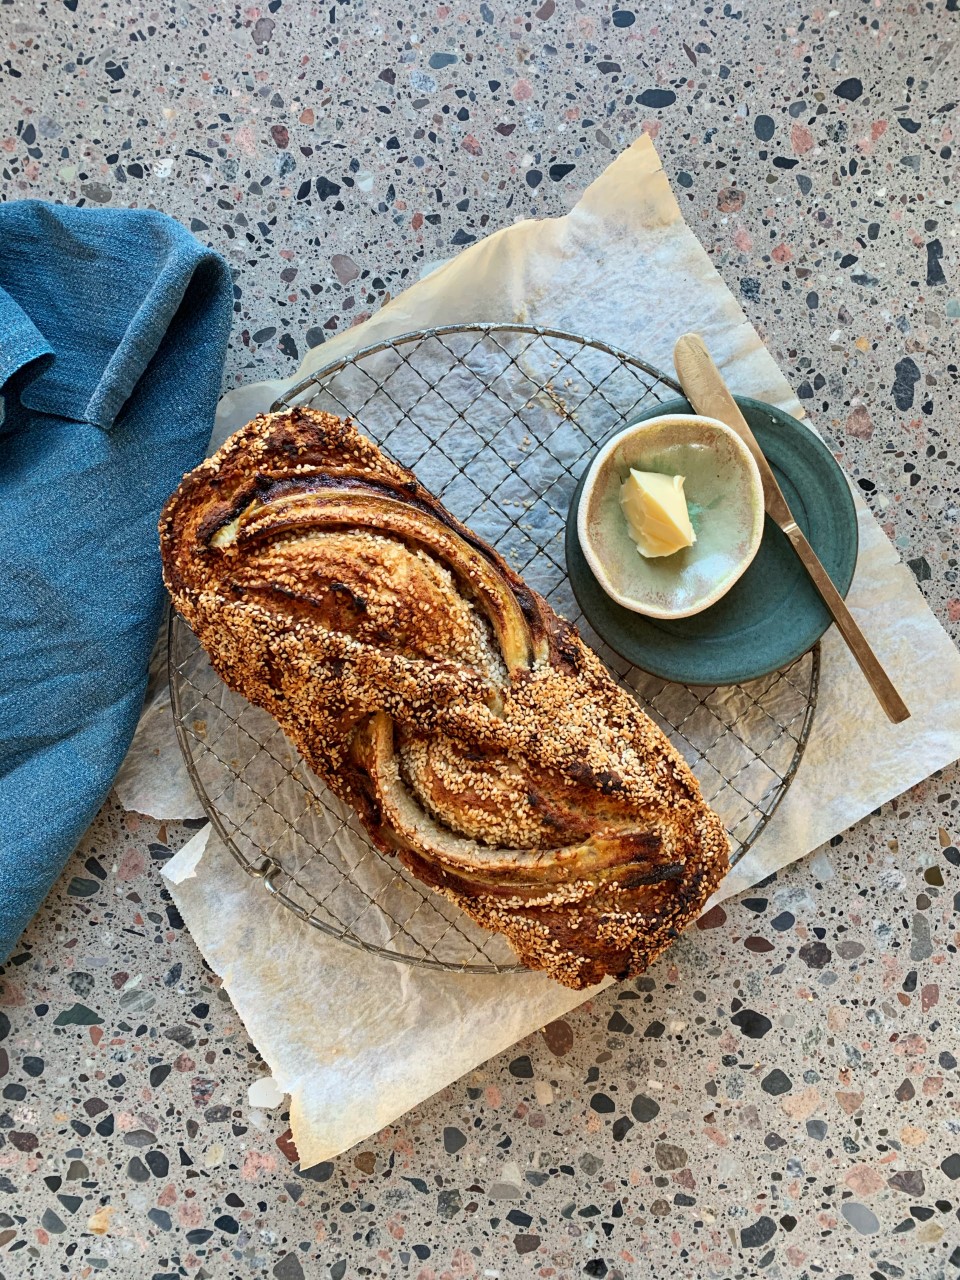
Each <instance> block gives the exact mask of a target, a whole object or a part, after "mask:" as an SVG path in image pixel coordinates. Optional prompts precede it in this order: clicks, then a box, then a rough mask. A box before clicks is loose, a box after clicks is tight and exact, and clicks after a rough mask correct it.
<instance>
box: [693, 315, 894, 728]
mask: <svg viewBox="0 0 960 1280" xmlns="http://www.w3.org/2000/svg"><path fill="white" fill-rule="evenodd" d="M673 360H674V364H675V365H676V369H677V377H678V378H679V379H680V385H681V386H682V387H683V391H684V395H685V396H686V397H687V399H688V400H689V401H690V403H691V404H692V405H693V407H694V409H696V411H697V413H701V414H704V415H705V416H706V417H711V418H717V419H718V420H719V421H720V422H723V423H725V424H726V425H727V426H728V427H730V428H732V430H734V431H735V432H736V433H737V435H738V436H739V437H740V438H741V440H742V441H743V442H744V444H745V445H746V446H747V448H748V449H749V450H750V452H751V454H752V455H753V457H754V460H755V461H756V463H757V466H758V468H759V470H760V479H761V481H762V482H763V505H764V507H765V509H766V511H767V513H768V515H769V516H770V518H771V519H772V520H773V521H774V523H775V524H777V525H779V526H780V528H781V529H782V530H783V532H784V533H785V534H786V535H787V537H788V538H789V539H790V542H791V545H792V546H793V549H794V550H795V551H796V553H797V555H798V556H799V557H800V559H801V560H802V561H803V564H804V567H805V568H806V570H807V573H809V575H810V579H811V581H812V582H813V585H814V586H815V587H816V588H817V591H819V593H820V598H821V599H822V600H823V603H824V604H825V605H826V606H827V608H828V609H829V611H830V614H831V616H832V618H833V620H834V622H835V623H836V624H837V627H838V628H839V630H840V634H841V635H842V636H843V638H844V640H845V641H846V644H847V648H848V649H849V650H850V652H851V653H852V654H853V656H854V658H855V659H856V662H857V665H858V666H859V668H860V670H861V671H862V672H863V674H864V675H865V676H866V678H867V681H868V682H869V684H870V687H871V689H872V690H873V692H874V693H875V694H876V697H877V701H878V702H879V703H880V705H881V707H883V710H884V711H885V713H886V715H887V718H888V719H889V720H890V721H892V722H893V724H900V723H901V722H902V721H903V720H906V719H907V718H908V717H909V715H910V712H909V710H908V709H907V704H906V703H905V702H904V700H903V699H902V698H901V697H900V695H899V693H897V691H896V689H895V688H894V685H893V682H892V680H891V679H890V677H889V676H888V675H887V673H886V672H885V671H884V669H883V667H882V666H881V665H880V660H879V659H878V658H877V655H876V654H875V653H874V652H873V650H872V649H871V648H870V642H869V640H868V639H867V637H866V636H865V635H864V634H863V632H862V631H861V630H860V627H859V626H858V624H857V622H856V619H855V618H854V616H853V614H852V613H851V612H850V610H849V609H848V608H847V606H846V602H845V601H844V599H843V596H842V595H841V594H840V592H839V591H838V590H837V588H836V587H835V586H834V585H833V582H832V581H831V579H830V575H829V574H828V573H827V571H826V569H824V567H823V565H822V564H821V563H820V560H819V558H818V556H817V553H816V552H815V551H814V549H813V547H811V545H810V543H809V542H808V541H807V539H806V536H805V534H804V533H803V530H802V529H801V528H800V526H799V525H798V524H797V522H796V520H795V519H794V518H793V513H792V512H791V510H790V508H789V506H788V505H787V500H786V498H785V497H784V496H783V492H782V491H781V489H780V486H779V484H777V480H776V477H775V476H774V474H773V471H772V469H771V467H770V464H769V462H767V460H766V458H765V457H764V456H763V451H762V450H761V448H760V446H759V444H758V443H757V439H756V436H754V434H753V432H752V431H751V430H750V426H749V424H748V423H747V420H746V419H745V418H744V416H743V414H742V413H741V412H740V407H739V405H738V404H737V402H736V401H735V400H734V398H733V396H732V395H731V394H730V388H729V387H728V386H727V384H726V382H725V381H724V379H723V374H722V373H721V372H720V370H719V369H718V368H717V366H716V365H715V364H714V362H713V359H712V358H711V356H710V352H709V351H708V350H707V347H706V343H705V342H704V341H703V339H702V338H701V337H700V335H699V334H698V333H687V334H684V336H683V337H682V338H678V339H677V344H676V347H675V348H674V352H673Z"/></svg>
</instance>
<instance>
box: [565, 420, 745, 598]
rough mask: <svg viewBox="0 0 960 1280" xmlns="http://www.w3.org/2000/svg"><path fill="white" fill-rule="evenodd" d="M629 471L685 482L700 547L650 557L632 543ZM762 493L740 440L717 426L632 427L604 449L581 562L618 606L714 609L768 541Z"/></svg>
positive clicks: (584, 507) (592, 486) (591, 475)
mask: <svg viewBox="0 0 960 1280" xmlns="http://www.w3.org/2000/svg"><path fill="white" fill-rule="evenodd" d="M631 468H636V469H637V470H640V471H656V472H660V473H662V474H664V475H670V476H673V475H682V476H683V477H684V495H685V497H686V500H687V509H688V511H689V513H690V520H691V523H692V525H693V529H694V533H695V534H696V537H697V540H696V542H695V543H694V544H693V546H691V547H685V548H683V549H682V550H680V551H677V552H675V553H674V554H673V555H669V556H660V557H656V558H654V559H647V558H645V557H644V556H642V555H640V553H639V552H638V550H637V546H636V543H635V542H634V541H633V539H632V538H631V536H630V533H629V529H628V526H627V521H626V517H625V516H624V514H623V511H622V509H621V506H620V489H621V486H622V484H623V482H624V481H625V480H626V479H627V477H628V476H629V473H630V469H631ZM763 520H764V515H763V486H762V483H761V480H760V472H759V470H758V468H757V464H756V462H755V461H754V459H753V457H752V456H751V454H750V451H749V449H748V448H747V446H746V445H745V444H744V443H743V441H742V440H741V439H740V437H739V436H738V435H737V434H736V433H735V432H734V431H732V430H731V429H730V428H729V427H727V426H725V425H724V424H723V423H722V422H719V421H717V420H716V419H714V418H704V417H699V416H696V415H692V414H672V415H668V416H664V417H659V418H652V419H650V420H648V421H646V422H641V423H638V424H636V425H635V426H631V427H626V428H625V429H624V430H622V431H619V432H617V433H616V434H615V435H614V436H612V437H611V438H610V439H609V440H607V441H606V442H605V443H604V444H603V445H602V446H601V447H600V449H599V451H598V453H597V455H596V457H595V458H594V460H593V462H592V463H591V465H590V468H589V470H588V472H587V476H586V481H585V483H584V486H583V491H582V493H581V497H580V506H579V509H578V511H577V534H578V537H579V541H580V546H581V549H582V550H583V554H584V557H585V558H586V561H587V563H588V564H589V566H590V568H591V570H592V572H593V574H594V575H595V577H596V578H597V581H598V582H599V583H600V585H601V586H602V587H603V589H604V591H605V592H606V593H607V594H608V595H609V596H610V597H611V598H612V599H614V600H616V601H617V603H618V604H621V605H623V606H624V607H625V608H627V609H631V610H633V611H634V612H635V613H642V614H645V615H647V616H648V617H653V618H684V617H689V616H691V615H692V614H695V613H699V612H700V611H701V610H703V609H707V608H709V606H710V605H712V604H714V603H715V602H716V601H717V600H719V599H720V598H721V597H722V596H724V595H725V594H726V593H727V592H728V591H729V590H730V588H731V587H732V586H733V585H734V583H735V582H736V581H737V579H738V578H739V577H740V576H741V575H742V574H743V573H744V572H745V571H746V569H747V568H748V566H749V565H750V562H751V561H752V560H753V557H754V556H755V555H756V553H757V549H758V547H759V546H760V540H761V538H762V537H763Z"/></svg>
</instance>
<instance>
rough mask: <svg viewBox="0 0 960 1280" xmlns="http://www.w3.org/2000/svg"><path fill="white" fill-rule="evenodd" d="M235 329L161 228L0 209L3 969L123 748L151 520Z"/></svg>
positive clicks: (225, 282) (131, 720)
mask: <svg viewBox="0 0 960 1280" xmlns="http://www.w3.org/2000/svg"><path fill="white" fill-rule="evenodd" d="M232 314H233V286H232V282H231V278H230V273H229V270H228V268H227V265H226V263H225V262H224V261H223V259H222V258H221V257H220V256H219V255H218V254H216V253H214V252H212V251H211V250H210V249H207V248H205V247H204V246H203V245H201V244H200V243H199V242H198V241H197V240H195V239H194V237H193V236H192V235H190V234H189V232H187V231H186V230H185V229H184V228H183V227H181V226H180V225H179V223H177V222H174V221H173V219H171V218H168V217H166V216H165V215H163V214H160V213H154V212H151V211H149V210H134V209H116V210H113V209H74V208H67V207H63V206H60V205H53V204H46V203H44V202H42V201H36V200H25V201H14V202H10V203H7V204H0V960H3V959H4V958H6V956H7V955H8V954H9V952H10V949H11V947H12V946H13V945H14V943H15V942H16V940H17V938H18V937H19V935H20V933H21V931H22V930H23V928H24V926H25V925H26V923H27V922H28V920H29V919H30V917H31V916H32V915H33V914H34V912H35V911H36V909H37V907H38V906H39V905H40V903H41V901H42V900H43V898H44V895H45V894H46V893H47V890H48V889H49V888H50V886H51V885H52V883H53V881H54V880H55V879H56V877H57V875H58V874H59V872H60V870H61V868H62V866H63V864H64V862H65V861H66V859H67V858H68V857H69V855H70V853H71V852H72V851H73V849H74V848H75V847H76V844H77V842H78V841H79V839H80V837H81V836H82V835H83V832H84V831H85V829H86V828H87V826H88V825H89V823H90V820H91V819H92V818H93V816H94V814H95V813H96V812H97V809H98V808H99V806H100V804H101V803H102V802H103V800H104V798H105V796H106V794H107V792H108V791H109V789H110V785H111V783H112V782H113V778H114V775H115V773H116V771H117V769H118V768H119V766H120V762H121V761H122V760H123V757H124V755H125V753H126V751H127V748H128V746H129V744H130V739H131V737H132V735H133V731H134V727H135V726H136V723H137V718H138V716H139V713H140V709H141V703H142V700H143V693H144V687H145V683H146V674H147V663H148V660H149V657H150V652H151V650H152V647H153V643H154V640H155V638H156V634H157V628H158V625H159V623H160V618H161V615H162V610H163V588H162V584H161V579H160V557H159V552H158V546H157V519H158V517H159V515H160V508H161V506H162V505H163V502H164V500H165V499H166V497H167V495H168V494H169V493H170V492H171V490H173V489H174V488H175V487H176V485H177V483H178V481H179V479H180V477H181V476H182V474H183V473H184V471H187V470H189V469H190V468H191V467H192V466H194V465H195V464H196V463H197V462H198V461H199V460H200V458H201V457H202V456H203V453H204V450H205V447H206V444H207V440H208V438H209V435H210V430H211V427H212V425H213V416H214V411H215V409H216V403H217V397H218V395H219V391H220V381H221V376H222V371H223V360H224V355H225V353H226V345H227V337H228V335H229V331H230V321H231V317H232Z"/></svg>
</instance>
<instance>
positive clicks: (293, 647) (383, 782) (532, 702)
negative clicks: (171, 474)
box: [160, 409, 728, 988]
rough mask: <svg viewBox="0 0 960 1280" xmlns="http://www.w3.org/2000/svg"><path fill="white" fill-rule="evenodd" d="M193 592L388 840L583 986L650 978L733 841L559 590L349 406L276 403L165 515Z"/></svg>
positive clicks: (223, 650) (379, 836) (524, 947)
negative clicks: (506, 552) (561, 602)
mask: <svg viewBox="0 0 960 1280" xmlns="http://www.w3.org/2000/svg"><path fill="white" fill-rule="evenodd" d="M160 535H161V550H162V555H163V566H164V578H165V581H166V583H167V586H168V588H169V590H170V593H171V595H172V596H173V600H174V604H175V605H176V607H177V609H178V610H179V611H180V612H181V613H182V614H183V616H184V617H185V618H186V620H187V622H188V623H189V624H190V626H191V627H192V628H193V630H194V631H195V632H196V634H197V636H198V638H199V640H200V642H201V644H202V645H203V646H204V648H205V649H206V650H207V652H208V653H209V655H210V658H211V661H212V662H213V665H214V667H215V668H216V670H217V671H218V673H219V674H220V675H221V676H222V678H223V679H224V680H225V681H226V683H227V684H228V685H230V687H231V688H233V689H236V690H238V691H239V692H240V693H242V694H244V695H245V696H246V697H247V698H249V699H250V701H251V702H255V703H256V704H257V705H259V706H262V707H265V708H266V709H267V710H268V711H270V712H271V713H272V714H273V715H274V716H275V717H276V719H277V720H278V721H279V722H280V724H281V725H282V727H283V728H284V730H285V731H286V732H287V733H288V734H289V736H290V737H291V738H292V739H293V741H294V742H295V744H296V746H297V748H298V749H299V751H300V752H301V754H302V755H303V757H304V759H305V760H306V761H307V763H308V764H309V765H310V767H311V768H312V769H314V770H315V772H316V773H317V774H319V776H320V777H321V778H322V779H323V781H324V782H325V783H326V784H327V785H328V786H329V787H330V789H331V790H332V791H334V792H335V793H336V794H337V795H338V796H340V797H341V799H343V800H345V801H347V802H348V803H349V804H351V805H352V806H353V807H354V808H355V809H356V811H357V813H358V814H359V816H360V818H361V820H362V821H363V824H364V826H365V827H366V829H367V831H368V833H369V834H370V837H371V839H372V840H373V841H374V843H375V844H376V845H377V847H378V848H379V849H380V850H382V851H383V852H384V853H387V854H393V855H396V856H397V857H398V858H399V859H400V860H401V862H403V863H404V865H405V866H407V867H408V868H409V869H410V870H411V871H412V872H413V873H414V874H415V875H417V876H418V877H419V878H420V879H421V880H423V881H424V882H425V883H426V884H428V885H430V886H432V887H433V888H434V889H436V890H437V891H438V892H440V893H442V894H444V895H445V896H446V897H448V898H450V899H452V900H453V901H454V902H456V903H458V904H459V905H460V906H461V907H462V908H463V909H464V910H465V911H466V912H467V913H468V914H469V915H470V916H472V917H473V919H474V920H476V921H478V922H479V923H480V924H481V925H483V926H484V927H485V928H488V929H492V930H496V931H499V932H501V933H504V934H505V935H506V936H507V938H508V939H509V941H510V943H511V945H512V946H513V947H514V949H515V950H516V952H517V954H518V955H519V957H520V959H521V960H522V961H523V962H524V963H525V964H527V965H529V966H530V967H531V968H534V969H543V970H545V971H546V972H547V973H549V974H550V975H551V976H552V977H553V978H555V979H557V981H559V982H562V983H564V984H565V985H566V986H570V987H577V988H580V987H586V986H590V985H592V984H593V983H596V982H598V981H600V979H601V978H603V977H604V975H606V974H612V975H614V976H615V977H618V978H626V977H633V976H636V975H637V974H639V973H642V972H643V970H644V969H645V968H646V967H647V965H649V964H650V962H651V961H652V960H653V959H654V958H655V957H656V956H658V955H659V954H660V952H662V951H663V950H664V948H665V947H667V946H668V945H669V944H670V942H671V941H672V940H673V939H674V938H676V937H677V935H678V933H679V931H680V930H681V929H683V928H684V927H685V926H686V925H687V924H689V923H690V922H691V921H692V920H693V919H694V918H695V917H696V916H697V914H698V913H699V911H700V910H701V908H702V906H703V903H704V902H705V900H706V898H707V897H708V896H709V894H710V893H711V892H712V891H713V890H714V889H715V888H716V886H717V884H718V883H719V881H720V879H721V878H722V876H723V874H724V872H725V871H726V868H727V849H728V846H727V838H726V835H725V833H724V830H723V827H722V824H721V822H720V820H719V818H717V816H716V815H715V814H714V813H712V812H711V810H710V809H709V808H708V807H707V806H706V804H705V803H704V801H703V799H702V797H701V795H700V790H699V787H698V785H697V783H696V780H695V779H694V777H693V775H692V774H691V772H690V770H689V768H688V767H687V765H686V764H685V762H684V761H683V759H682V758H681V757H680V756H679V755H678V753H677V752H676V751H675V750H674V749H673V747H672V746H671V745H670V743H669V742H668V741H667V739H666V738H665V737H664V735H663V734H662V733H661V732H660V730H659V729H658V728H657V727H656V725H654V724H653V723H652V721H650V720H649V719H648V717H647V716H645V715H644V714H643V712H642V711H641V710H640V708H639V706H638V705H637V703H636V701H635V700H634V699H633V698H632V697H631V696H630V694H628V693H627V692H626V691H625V690H624V689H622V688H620V686H619V685H617V684H616V683H615V682H614V680H613V679H612V678H611V677H610V675H609V674H608V673H607V671H606V669H605V668H604V666H603V664H602V663H601V662H600V660H599V658H598V657H597V656H596V655H595V654H594V653H593V651H592V650H590V649H589V648H588V647H587V646H586V645H585V644H584V643H583V642H582V641H581V639H580V637H579V636H578V634H577V632H576V631H575V629H574V628H573V627H571V626H570V625H569V624H568V623H566V622H564V621H563V620H562V619H561V618H559V617H558V616H557V614H555V613H554V612H553V610H552V609H551V608H550V606H549V605H548V604H547V603H546V601H545V600H543V599H542V598H541V597H540V596H538V595H537V594H536V593H535V592H533V591H531V590H530V589H529V588H528V587H527V586H526V585H525V584H524V583H523V581H522V579H520V578H519V577H518V576H517V574H515V573H514V572H513V570H512V569H510V567H509V566H508V565H507V564H506V563H505V561H504V560H502V559H501V557H500V556H499V555H497V554H496V552H494V551H493V550H492V549H491V548H490V547H488V546H487V545H486V544H485V543H483V542H482V541H480V540H479V539H478V538H477V537H476V536H475V535H474V534H472V533H471V532H470V531H469V530H468V529H466V528H465V527H464V526H463V525H461V524H459V522H458V521H456V520H455V519H454V518H453V517H452V516H451V515H450V514H449V512H447V511H446V510H445V509H444V507H443V506H441V504H440V503H439V502H438V501H437V500H436V499H435V498H434V497H432V496H431V495H430V494H429V493H428V492H427V491H426V490H425V489H424V488H423V487H422V486H421V485H420V484H419V483H418V481H417V480H416V478H415V477H414V476H413V475H412V474H411V473H410V472H409V471H406V470H404V469H403V468H402V467H399V466H397V465H396V464H395V463H393V462H391V461H390V460H389V459H388V458H387V457H386V456H385V455H384V454H383V453H381V451H380V450H379V449H378V448H377V447H376V446H375V445H373V444H372V443H371V442H370V441H368V440H366V439H365V438H364V437H363V436H361V435H360V434H359V433H358V432H357V430H356V429H355V428H354V426H353V424H352V423H351V422H349V421H341V420H340V419H338V418H335V417H332V416H331V415H330V414H325V413H318V412H316V411H313V410H310V409H294V410H292V411H291V412H288V413H278V414H264V415H262V416H261V417H259V418H256V419H255V420H254V421H253V422H251V423H249V424H248V425H247V426H246V427H244V428H243V429H242V430H241V431H238V432H237V433H236V435H234V436H233V437H231V439H230V440H228V441H227V443H226V444H225V445H224V446H223V447H222V448H221V449H220V451H219V452H218V453H217V454H215V455H214V456H213V457H212V458H209V459H208V460H207V461H206V462H204V463H203V464H202V465H201V466H199V467H197V469H196V470H195V471H192V472H191V473H190V474H189V475H188V476H186V477H185V478H184V480H183V482H182V483H181V485H180V487H179V489H178V490H177V492H176V493H175V494H174V495H173V497H172V498H170V500H169V502H168V503H167V505H166V507H165V509H164V512H163V516H162V518H161V521H160Z"/></svg>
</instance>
